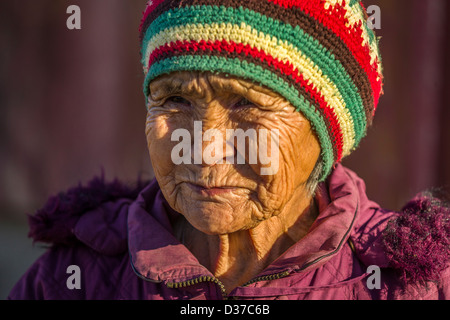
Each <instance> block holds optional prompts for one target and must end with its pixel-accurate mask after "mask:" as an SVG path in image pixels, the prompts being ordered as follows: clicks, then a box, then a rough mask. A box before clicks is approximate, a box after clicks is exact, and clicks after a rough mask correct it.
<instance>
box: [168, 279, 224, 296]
mask: <svg viewBox="0 0 450 320" xmlns="http://www.w3.org/2000/svg"><path fill="white" fill-rule="evenodd" d="M202 282H212V283H215V284H217V285H218V286H219V288H220V292H221V294H222V297H223V298H224V299H226V298H227V294H226V290H225V286H224V285H223V283H222V282H221V281H220V280H219V279H217V278H215V277H211V276H200V277H198V278H194V279H191V280H187V281H182V282H168V283H167V284H166V286H167V287H168V288H170V289H178V288H185V287H189V286H192V285H194V284H198V283H202Z"/></svg>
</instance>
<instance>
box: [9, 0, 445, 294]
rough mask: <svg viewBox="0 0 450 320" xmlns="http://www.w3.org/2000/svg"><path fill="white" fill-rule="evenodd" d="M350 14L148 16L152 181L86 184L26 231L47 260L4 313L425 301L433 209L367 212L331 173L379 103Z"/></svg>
mask: <svg viewBox="0 0 450 320" xmlns="http://www.w3.org/2000/svg"><path fill="white" fill-rule="evenodd" d="M366 20H367V16H366V14H365V10H364V8H363V7H362V5H361V4H360V3H358V2H357V1H353V0H351V1H339V0H326V1H324V0H320V1H319V0H315V1H311V0H296V1H288V0H285V1H284V0H245V1H241V0H234V1H230V0H216V1H206V0H185V1H180V0H153V1H150V2H149V3H148V5H147V8H146V10H145V13H144V18H143V21H142V25H141V47H142V62H143V67H144V72H145V82H144V92H145V96H146V99H147V107H148V116H147V123H146V134H147V139H148V150H149V153H150V156H151V160H152V165H153V168H154V172H155V176H156V179H155V180H154V181H152V182H150V183H149V184H148V185H143V184H140V185H139V186H138V187H137V188H136V189H128V188H126V187H124V186H123V185H121V184H120V183H118V182H114V183H111V184H106V183H104V182H103V180H102V179H94V180H93V181H92V182H91V183H90V184H89V186H87V187H78V188H74V189H71V190H69V191H68V192H67V193H65V194H60V195H59V196H57V197H54V198H51V199H50V200H49V202H48V203H47V205H46V206H45V207H44V208H43V209H41V210H39V211H38V212H37V213H36V215H34V216H32V217H31V218H30V223H31V231H30V234H31V236H33V237H34V239H35V241H41V242H47V243H52V244H53V246H52V247H51V249H50V250H49V251H48V252H47V253H46V254H44V255H43V256H42V257H41V258H40V259H39V260H38V261H37V262H36V263H35V264H34V265H33V266H32V267H31V268H30V269H29V271H28V272H27V273H26V275H24V277H23V278H22V279H21V280H20V281H19V283H18V284H17V285H16V286H15V288H14V289H13V291H12V292H11V295H10V298H11V299H24V298H25V299H26V298H31V299H222V298H238V299H262V298H263V299H416V298H417V299H438V298H440V299H442V298H449V297H450V287H449V281H450V278H449V276H450V273H449V268H448V267H449V255H450V252H449V251H450V237H449V229H450V223H449V212H450V209H449V205H448V202H446V200H445V198H443V197H444V196H445V195H444V194H436V193H432V192H428V193H424V194H421V195H420V196H418V197H417V198H415V199H413V200H412V201H411V202H410V203H408V205H407V206H405V208H404V210H403V211H402V212H393V211H389V210H385V209H382V208H380V206H379V205H378V204H376V203H374V202H372V201H370V200H369V199H368V198H367V196H366V195H365V186H364V182H363V181H362V180H361V179H360V178H358V177H357V175H356V174H355V173H353V172H352V171H350V170H348V169H346V168H345V167H343V166H342V165H341V164H340V161H341V159H342V158H344V157H345V156H347V155H349V154H350V153H351V152H352V151H353V150H354V149H355V148H356V147H357V146H358V144H359V143H360V141H361V139H362V138H363V137H364V135H365V134H366V130H367V128H368V126H369V125H370V124H371V122H372V119H373V116H374V112H375V109H376V107H377V104H378V100H379V96H380V93H381V91H382V72H381V71H382V70H381V69H382V68H381V63H380V57H379V51H378V43H377V38H376V37H375V35H374V33H373V31H372V30H371V29H370V28H368V27H367V24H366Z"/></svg>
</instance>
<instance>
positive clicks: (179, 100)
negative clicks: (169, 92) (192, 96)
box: [166, 96, 191, 105]
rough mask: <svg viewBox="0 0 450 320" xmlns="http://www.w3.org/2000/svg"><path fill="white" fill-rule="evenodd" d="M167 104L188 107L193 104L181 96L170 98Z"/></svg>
mask: <svg viewBox="0 0 450 320" xmlns="http://www.w3.org/2000/svg"><path fill="white" fill-rule="evenodd" d="M166 101H167V102H172V103H177V104H186V105H190V104H191V103H190V102H189V100H187V99H185V98H183V97H180V96H173V97H169V98H167V100H166Z"/></svg>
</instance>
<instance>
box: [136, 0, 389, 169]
mask: <svg viewBox="0 0 450 320" xmlns="http://www.w3.org/2000/svg"><path fill="white" fill-rule="evenodd" d="M319 4H320V5H319ZM363 19H364V11H363V9H362V8H361V6H360V5H359V4H358V3H357V2H356V1H350V3H349V4H346V2H344V1H339V0H328V1H323V0H321V1H310V0H309V1H306V0H305V1H302V0H296V1H281V0H246V1H240V0H216V1H208V0H187V1H181V0H171V1H170V0H169V1H160V0H153V3H152V4H151V5H149V6H148V8H147V10H146V11H145V13H144V19H143V22H142V25H141V28H142V33H141V41H142V51H141V53H142V64H143V68H144V73H145V74H146V78H145V82H144V93H145V95H146V96H147V95H148V85H149V83H150V81H151V80H153V79H155V78H156V77H157V76H159V75H161V74H165V73H170V72H173V71H183V70H184V71H188V70H196V71H211V72H223V73H228V74H233V75H236V76H241V77H244V78H246V79H250V80H253V81H255V82H257V83H259V84H261V85H264V86H267V87H269V88H271V89H272V90H274V91H276V92H278V93H279V94H281V95H282V96H284V97H285V98H286V99H287V100H288V101H289V102H291V103H292V104H293V105H294V106H295V107H296V108H297V109H298V110H299V111H300V112H302V113H303V114H304V115H305V117H307V118H308V119H309V120H310V121H311V124H312V126H313V128H314V130H315V132H316V134H317V136H318V139H319V141H320V143H321V147H322V158H323V161H324V167H325V168H326V169H325V170H324V172H323V174H322V178H325V177H326V176H327V175H328V173H329V171H330V170H331V168H332V166H333V163H335V162H338V161H340V160H341V159H342V158H343V157H345V156H347V155H348V154H350V153H351V151H352V150H354V149H355V148H356V146H357V145H358V144H359V142H360V140H361V139H362V138H363V137H364V136H365V134H366V130H367V126H368V125H369V124H370V122H371V120H372V117H373V113H374V111H375V109H376V105H377V103H378V98H379V94H380V91H381V64H380V63H379V59H378V48H377V45H376V38H375V37H374V35H373V33H372V32H370V31H371V30H369V29H368V28H367V27H366V24H365V23H363ZM358 39H359V40H358Z"/></svg>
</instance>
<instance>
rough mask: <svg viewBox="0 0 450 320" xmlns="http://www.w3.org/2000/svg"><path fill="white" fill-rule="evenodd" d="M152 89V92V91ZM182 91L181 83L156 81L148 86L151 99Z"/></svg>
mask: <svg viewBox="0 0 450 320" xmlns="http://www.w3.org/2000/svg"><path fill="white" fill-rule="evenodd" d="M152 87H153V89H154V90H153V91H152ZM181 91H182V82H181V81H173V80H163V81H157V82H156V83H154V84H153V85H151V86H150V94H151V96H152V97H153V98H155V97H161V96H167V95H171V94H174V93H180V92H181Z"/></svg>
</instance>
